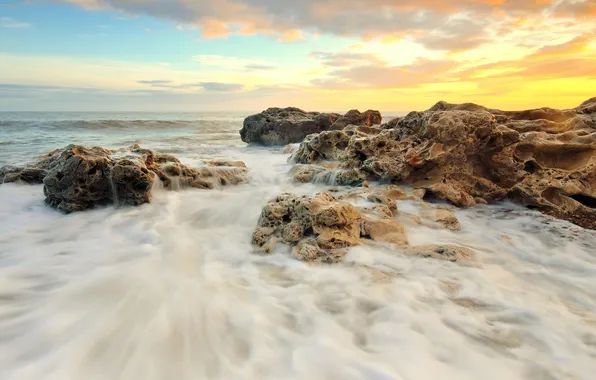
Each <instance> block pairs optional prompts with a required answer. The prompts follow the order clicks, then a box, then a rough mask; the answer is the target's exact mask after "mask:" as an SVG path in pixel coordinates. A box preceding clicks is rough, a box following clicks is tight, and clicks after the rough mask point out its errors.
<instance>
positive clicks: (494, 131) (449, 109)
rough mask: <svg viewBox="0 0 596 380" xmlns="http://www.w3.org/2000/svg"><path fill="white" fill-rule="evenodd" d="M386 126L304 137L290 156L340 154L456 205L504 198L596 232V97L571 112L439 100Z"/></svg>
mask: <svg viewBox="0 0 596 380" xmlns="http://www.w3.org/2000/svg"><path fill="white" fill-rule="evenodd" d="M383 128H385V129H376V128H374V129H373V128H371V129H370V130H367V131H365V130H363V129H357V128H351V129H350V128H346V129H345V130H342V131H327V132H322V133H319V134H318V135H314V136H309V137H308V138H307V139H306V140H305V141H304V142H303V143H302V144H301V146H300V147H299V149H298V150H297V151H296V153H295V154H294V155H293V160H294V161H295V162H297V163H302V164H313V163H314V164H318V163H319V162H321V161H327V160H336V161H339V162H340V168H342V169H346V170H347V169H349V170H357V171H360V172H362V173H363V175H364V176H365V177H366V178H367V179H368V180H385V181H392V182H404V183H408V184H410V185H412V186H414V187H417V188H422V189H425V190H426V196H427V197H431V198H432V197H436V198H439V199H444V200H448V201H449V202H451V203H453V204H454V205H456V206H460V207H470V206H474V205H475V204H478V203H486V202H492V201H498V200H501V199H505V198H510V199H513V200H516V201H519V202H521V203H523V204H525V205H528V206H530V207H534V208H537V209H539V210H542V211H543V212H546V213H548V214H551V215H553V216H555V217H558V218H562V219H565V220H569V221H571V222H574V223H576V224H579V225H581V226H583V227H586V228H591V229H596V207H595V203H596V98H593V99H590V100H588V101H586V102H584V103H582V104H581V105H580V106H579V107H577V108H574V109H570V110H555V109H550V108H540V109H533V110H527V111H500V110H494V109H488V108H485V107H482V106H478V105H475V104H472V103H466V104H459V105H457V104H449V103H445V102H439V103H437V104H436V105H435V106H433V107H432V108H430V109H429V110H427V111H424V112H411V113H409V114H408V115H407V116H405V117H402V118H398V119H395V121H391V122H389V123H388V124H386V125H383Z"/></svg>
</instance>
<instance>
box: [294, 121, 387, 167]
mask: <svg viewBox="0 0 596 380" xmlns="http://www.w3.org/2000/svg"><path fill="white" fill-rule="evenodd" d="M379 133H381V129H377V128H368V127H353V126H350V127H348V128H346V129H345V130H342V131H326V132H321V133H319V134H314V135H309V136H307V137H306V138H305V139H304V141H303V142H302V143H301V144H300V146H299V147H298V150H297V151H296V152H295V153H294V154H293V155H292V158H291V160H293V161H294V162H296V163H302V164H310V163H314V162H319V161H321V160H345V159H347V158H348V157H349V156H348V152H346V148H347V147H348V144H349V142H350V141H351V139H352V138H367V137H370V136H374V135H377V134H379Z"/></svg>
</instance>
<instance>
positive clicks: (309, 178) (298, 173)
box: [290, 165, 327, 183]
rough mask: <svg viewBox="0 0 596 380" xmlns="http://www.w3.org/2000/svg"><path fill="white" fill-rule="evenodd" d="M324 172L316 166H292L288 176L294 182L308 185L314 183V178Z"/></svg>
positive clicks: (322, 168)
mask: <svg viewBox="0 0 596 380" xmlns="http://www.w3.org/2000/svg"><path fill="white" fill-rule="evenodd" d="M326 170H327V169H325V168H324V167H321V166H317V165H294V166H293V167H292V169H291V170H290V175H291V176H292V177H293V178H294V180H295V181H296V182H300V183H308V182H314V179H315V177H316V176H317V175H319V174H321V173H323V172H325V171H326Z"/></svg>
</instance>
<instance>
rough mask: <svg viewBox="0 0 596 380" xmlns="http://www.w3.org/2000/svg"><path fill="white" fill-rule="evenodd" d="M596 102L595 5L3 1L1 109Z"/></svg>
mask: <svg viewBox="0 0 596 380" xmlns="http://www.w3.org/2000/svg"><path fill="white" fill-rule="evenodd" d="M594 96H596V0H451V1H447V0H416V1H411V0H26V1H22V0H0V111H156V112H167V111H172V112H181V111H187V112H188V111H225V110H262V109H265V108H268V107H273V106H277V107H285V106H297V107H301V108H303V109H307V110H317V111H338V112H339V111H347V110H349V109H353V108H357V109H360V110H364V109H369V108H370V109H379V110H382V111H391V112H405V111H410V110H423V109H427V108H429V107H430V106H432V105H433V104H434V103H436V102H437V101H439V100H444V101H448V102H451V103H462V102H474V103H478V104H482V105H486V106H488V107H492V108H501V109H526V108H534V107H543V106H548V107H553V108H570V107H575V106H577V105H579V104H580V103H581V102H582V101H584V100H586V99H588V98H591V97H594Z"/></svg>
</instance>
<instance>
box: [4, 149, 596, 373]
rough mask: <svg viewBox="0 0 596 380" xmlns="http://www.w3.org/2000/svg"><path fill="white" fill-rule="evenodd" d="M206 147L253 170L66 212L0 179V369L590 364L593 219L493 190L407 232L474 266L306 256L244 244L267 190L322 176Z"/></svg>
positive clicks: (373, 253) (582, 369) (594, 315)
mask: <svg viewBox="0 0 596 380" xmlns="http://www.w3.org/2000/svg"><path fill="white" fill-rule="evenodd" d="M232 156H233V157H232ZM217 158H234V159H240V160H244V161H245V162H246V163H247V165H248V166H249V167H250V168H251V172H250V176H251V181H250V183H249V184H247V185H242V186H237V187H228V188H226V189H225V190H223V191H221V190H212V191H205V190H196V189H188V190H181V191H176V192H170V191H165V190H163V189H155V190H156V191H154V199H153V203H152V204H148V205H143V206H140V207H136V208H132V207H122V208H119V209H114V208H111V207H106V208H101V209H96V210H92V211H87V212H82V213H76V214H71V215H62V214H60V213H58V212H55V211H53V210H50V209H49V208H47V207H46V206H45V205H44V204H43V192H42V189H41V187H40V186H26V185H16V184H8V185H2V186H0V231H1V235H0V368H1V372H0V377H1V378H2V379H9V380H39V379H44V380H70V379H72V380H80V379H85V380H96V379H97V380H107V379H109V380H119V379H123V380H124V379H127V380H129V379H143V380H169V379H177V380H186V379H309V380H311V379H379V380H381V379H383V380H384V379H420V380H426V379H429V380H431V379H433V380H434V379H447V380H448V379H457V380H463V379H470V380H472V379H474V380H476V379H489V380H491V379H494V380H501V379H562V378H573V379H591V378H593V374H594V373H595V372H596V360H594V358H595V357H596V295H595V293H594V289H596V253H595V252H594V250H593V247H594V246H596V245H594V244H595V241H596V237H595V236H594V234H593V233H592V232H589V231H584V230H581V229H580V228H578V227H575V226H572V225H570V224H567V223H563V222H550V224H544V223H543V222H544V221H546V220H547V219H546V218H545V217H544V216H542V215H540V214H539V213H532V212H528V211H525V210H522V209H520V208H517V207H515V206H512V205H504V206H500V207H488V206H487V207H481V208H475V209H471V210H458V211H456V215H457V217H458V218H459V219H460V221H461V223H462V225H463V230H462V231H461V232H451V231H446V230H445V231H443V230H433V229H429V228H425V227H420V228H414V227H411V226H409V227H408V231H407V232H408V236H409V238H410V241H411V242H412V243H413V244H430V243H454V244H460V245H464V246H468V247H471V248H473V249H474V250H475V251H476V259H475V260H476V261H477V263H478V264H479V266H478V267H465V266H459V265H456V264H453V263H447V262H443V261H437V260H431V259H417V258H412V257H406V256H402V255H399V254H396V253H395V252H393V251H391V250H386V249H378V248H377V249H373V248H371V247H364V246H362V247H357V248H354V249H353V250H352V251H351V253H350V255H349V256H348V260H347V263H345V264H340V265H334V266H309V265H306V264H303V263H301V262H298V261H296V260H294V259H292V258H291V257H290V255H289V254H287V253H283V252H281V253H277V254H275V255H271V256H260V255H254V254H251V250H252V248H251V245H250V236H251V233H252V230H253V228H254V226H255V224H256V221H257V219H258V217H259V213H260V210H261V208H262V207H263V205H264V204H265V203H266V201H267V200H268V199H269V198H271V197H273V196H275V195H277V194H279V193H280V192H283V191H294V192H298V193H313V192H316V191H318V190H321V187H317V186H315V185H311V184H308V185H296V184H294V183H293V182H292V181H291V179H290V178H289V176H288V175H287V172H288V170H289V166H288V165H287V164H286V163H285V159H286V157H285V156H283V155H279V154H272V153H271V152H270V151H264V150H256V149H252V148H251V149H243V150H238V151H228V152H226V151H223V152H221V153H220V155H219V156H218V157H217ZM193 159H194V158H192V157H190V158H187V160H188V161H190V162H192V160H193ZM196 159H197V160H198V159H204V157H196ZM402 206H403V205H401V204H400V207H401V208H403V207H402ZM506 209H511V210H513V211H512V212H506V211H505V210H506ZM573 231H577V232H573ZM574 234H576V235H577V236H575V235H574Z"/></svg>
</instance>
